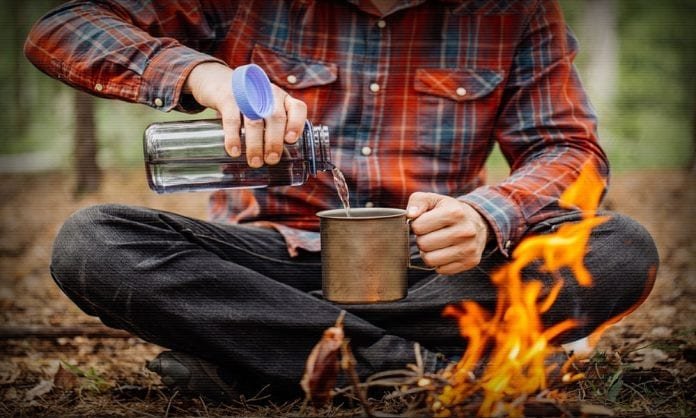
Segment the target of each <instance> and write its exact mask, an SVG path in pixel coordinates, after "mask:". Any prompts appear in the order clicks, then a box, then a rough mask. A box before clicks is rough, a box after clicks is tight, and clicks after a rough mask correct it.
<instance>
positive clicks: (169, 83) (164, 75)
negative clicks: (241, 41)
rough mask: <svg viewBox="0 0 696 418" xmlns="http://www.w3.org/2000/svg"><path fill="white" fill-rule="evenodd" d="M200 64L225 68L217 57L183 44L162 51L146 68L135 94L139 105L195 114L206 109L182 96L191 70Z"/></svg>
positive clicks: (184, 95)
mask: <svg viewBox="0 0 696 418" xmlns="http://www.w3.org/2000/svg"><path fill="white" fill-rule="evenodd" d="M203 62H219V63H221V64H224V65H227V64H225V62H224V61H222V60H220V59H218V58H215V57H213V56H210V55H208V54H204V53H202V52H198V51H196V50H194V49H191V48H189V47H186V46H183V45H179V46H175V47H171V48H166V49H164V50H162V51H161V52H160V53H159V54H157V55H156V56H155V57H154V58H153V59H152V60H151V61H150V63H149V64H148V65H147V67H146V68H145V72H144V73H143V76H142V83H141V85H140V90H139V91H138V103H143V104H146V105H148V106H150V107H153V108H155V109H157V110H161V111H163V112H169V111H170V110H172V109H176V110H178V111H182V112H187V113H195V112H200V111H201V110H203V109H205V107H204V106H201V105H200V104H198V103H197V102H196V101H195V100H194V99H193V97H192V96H191V95H189V94H183V93H182V89H183V87H184V83H185V82H186V78H187V77H188V75H189V74H190V73H191V70H193V68H194V67H195V66H196V65H198V64H200V63H203Z"/></svg>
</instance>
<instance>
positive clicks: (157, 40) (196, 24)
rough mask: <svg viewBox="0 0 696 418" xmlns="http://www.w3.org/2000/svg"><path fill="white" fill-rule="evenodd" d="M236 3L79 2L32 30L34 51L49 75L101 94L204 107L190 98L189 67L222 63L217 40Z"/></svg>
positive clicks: (29, 50) (160, 105)
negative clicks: (214, 49)
mask: <svg viewBox="0 0 696 418" xmlns="http://www.w3.org/2000/svg"><path fill="white" fill-rule="evenodd" d="M232 14H234V8H232V7H229V5H228V6H227V7H226V8H222V7H215V6H213V5H204V4H201V2H198V1H181V2H176V1H171V2H169V1H167V2H161V3H160V4H156V3H155V2H148V1H135V0H113V1H108V2H101V1H93V2H90V1H71V2H68V3H66V4H64V5H62V6H60V7H59V8H57V9H55V10H53V11H51V12H50V13H48V14H47V15H45V16H44V17H43V18H42V19H41V20H39V21H38V22H37V23H36V25H34V27H33V28H32V30H31V32H30V34H29V37H28V38H27V40H26V42H25V54H26V56H27V57H28V58H29V59H30V60H31V61H32V62H33V63H34V64H35V65H36V66H37V67H38V68H39V69H40V70H41V71H43V72H45V73H46V74H48V75H49V76H51V77H54V78H56V79H59V80H61V81H63V82H65V83H67V84H69V85H71V86H73V87H76V88H78V89H80V90H83V91H86V92H88V93H91V94H93V95H96V96H100V97H106V98H116V99H120V100H125V101H129V102H136V103H142V104H145V105H148V106H150V107H153V108H157V109H159V110H162V111H169V110H172V109H176V110H179V111H189V112H191V111H200V110H202V109H203V108H202V107H201V106H200V105H198V104H197V103H196V102H195V101H194V100H192V98H191V97H189V96H187V95H182V93H181V91H182V87H183V84H184V81H185V80H186V77H187V76H188V74H189V72H190V71H191V70H192V69H193V67H195V66H196V65H198V64H200V63H202V62H206V61H219V62H223V61H222V60H220V59H219V58H215V57H213V56H211V55H209V54H207V53H203V52H200V51H201V50H205V49H210V47H211V46H212V45H214V43H215V42H217V39H216V35H217V34H218V33H219V32H220V31H223V32H224V30H225V27H226V26H227V25H229V16H230V15H232Z"/></svg>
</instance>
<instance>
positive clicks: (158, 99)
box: [155, 97, 164, 107]
mask: <svg viewBox="0 0 696 418" xmlns="http://www.w3.org/2000/svg"><path fill="white" fill-rule="evenodd" d="M163 104H164V102H162V99H160V98H159V97H158V98H156V99H155V106H157V107H162V105H163Z"/></svg>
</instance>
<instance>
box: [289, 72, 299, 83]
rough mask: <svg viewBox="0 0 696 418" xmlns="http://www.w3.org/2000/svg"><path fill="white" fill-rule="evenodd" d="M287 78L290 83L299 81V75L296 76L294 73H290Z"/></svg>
mask: <svg viewBox="0 0 696 418" xmlns="http://www.w3.org/2000/svg"><path fill="white" fill-rule="evenodd" d="M287 80H288V83H290V84H295V83H297V77H295V76H294V75H292V74H290V75H289V76H288V78H287Z"/></svg>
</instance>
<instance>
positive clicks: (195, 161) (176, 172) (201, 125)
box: [143, 119, 333, 193]
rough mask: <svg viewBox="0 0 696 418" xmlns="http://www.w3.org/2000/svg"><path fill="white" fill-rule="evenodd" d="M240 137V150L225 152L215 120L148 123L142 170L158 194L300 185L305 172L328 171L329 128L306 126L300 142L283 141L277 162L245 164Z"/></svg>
mask: <svg viewBox="0 0 696 418" xmlns="http://www.w3.org/2000/svg"><path fill="white" fill-rule="evenodd" d="M241 136H242V155H241V156H239V157H230V156H229V155H228V154H227V152H226V151H225V147H224V134H223V130H222V122H221V121H220V120H219V119H208V120H194V121H182V122H162V123H154V124H152V125H150V126H149V127H148V128H147V129H146V130H145V134H144V136H143V148H144V153H145V169H146V175H147V180H148V184H149V186H150V188H151V189H152V190H154V191H155V192H157V193H172V192H185V191H205V190H216V189H233V188H258V187H273V186H299V185H302V184H304V182H305V181H307V179H308V178H309V176H313V175H316V174H317V172H319V171H326V170H330V169H331V168H332V167H333V165H332V164H331V155H330V152H329V136H328V129H327V128H326V127H325V126H312V124H311V123H309V122H305V128H304V131H303V133H302V135H300V138H299V139H298V141H297V142H296V143H294V144H285V146H284V148H283V153H282V156H281V158H280V161H279V162H278V164H275V165H264V166H262V167H260V168H251V167H249V165H248V163H247V160H246V155H245V147H244V132H243V131H242V133H241Z"/></svg>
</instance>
